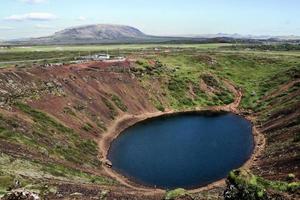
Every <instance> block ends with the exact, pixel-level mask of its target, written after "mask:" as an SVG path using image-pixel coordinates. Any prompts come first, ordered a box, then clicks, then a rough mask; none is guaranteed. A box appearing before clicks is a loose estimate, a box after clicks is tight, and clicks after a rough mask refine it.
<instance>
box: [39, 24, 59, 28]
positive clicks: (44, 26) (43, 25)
mask: <svg viewBox="0 0 300 200" xmlns="http://www.w3.org/2000/svg"><path fill="white" fill-rule="evenodd" d="M34 27H35V28H39V29H52V28H54V27H53V26H49V25H47V24H36V25H35V26H34Z"/></svg>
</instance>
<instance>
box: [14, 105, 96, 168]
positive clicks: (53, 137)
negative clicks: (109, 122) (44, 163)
mask: <svg viewBox="0 0 300 200" xmlns="http://www.w3.org/2000/svg"><path fill="white" fill-rule="evenodd" d="M14 105H15V106H16V107H17V108H18V109H20V110H21V111H22V112H24V113H26V114H27V115H29V116H30V117H31V118H32V119H33V121H34V122H35V124H34V125H33V127H32V129H33V133H32V134H30V135H27V136H25V134H21V133H18V134H14V135H15V136H14V137H17V142H18V143H20V141H21V143H29V142H30V143H31V144H32V143H33V145H30V146H33V147H35V148H37V149H39V150H44V149H46V151H47V152H48V153H47V154H50V156H54V157H58V158H60V159H61V158H63V159H65V160H67V161H70V162H74V163H77V164H85V165H88V166H91V167H99V165H100V161H99V160H98V158H97V153H98V147H97V145H96V144H95V143H94V142H91V141H90V140H87V139H80V136H79V135H78V134H77V133H76V132H75V131H74V130H73V129H71V128H69V127H66V126H65V125H63V124H61V123H59V122H58V121H57V120H56V119H53V118H52V117H50V116H49V115H47V114H45V113H43V112H42V111H39V110H36V109H33V108H32V107H30V106H29V105H26V104H24V103H21V102H16V103H15V104H14ZM91 128H92V127H91V125H87V124H86V125H85V126H84V127H83V129H84V130H86V131H90V130H91ZM24 138H25V139H26V140H25V139H24ZM27 138H28V139H27ZM87 144H90V146H89V147H88V148H87V147H86V146H87ZM27 145H28V144H27ZM83 147H86V148H83ZM44 151H45V150H44Z"/></svg>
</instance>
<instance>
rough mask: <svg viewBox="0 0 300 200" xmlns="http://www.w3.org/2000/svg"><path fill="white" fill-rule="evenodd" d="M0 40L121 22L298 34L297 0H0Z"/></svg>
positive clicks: (161, 30) (197, 30) (172, 29)
mask: <svg viewBox="0 0 300 200" xmlns="http://www.w3.org/2000/svg"><path fill="white" fill-rule="evenodd" d="M0 8H1V12H0V39H1V40H7V39H16V38H27V37H38V36H47V35H51V34H53V33H54V32H56V31H59V30H62V29H64V28H67V27H73V26H79V25H88V24H122V25H129V26H133V27H136V28H138V29H140V30H141V31H142V32H144V33H146V34H151V35H172V36H174V35H197V34H217V33H228V34H233V33H238V34H243V35H247V34H252V35H274V36H282V35H300V12H299V9H300V1H299V0H106V1H103V0H0Z"/></svg>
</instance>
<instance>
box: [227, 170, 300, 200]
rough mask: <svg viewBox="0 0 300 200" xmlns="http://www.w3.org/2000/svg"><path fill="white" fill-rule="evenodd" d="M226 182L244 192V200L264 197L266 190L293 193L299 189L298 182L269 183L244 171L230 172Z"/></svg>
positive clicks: (299, 183)
mask: <svg viewBox="0 0 300 200" xmlns="http://www.w3.org/2000/svg"><path fill="white" fill-rule="evenodd" d="M228 180H229V181H230V183H231V184H233V185H235V187H237V188H239V190H241V191H243V192H244V195H245V198H246V197H247V198H249V199H252V198H250V196H252V197H253V198H263V197H266V195H267V194H266V190H275V191H279V192H289V193H294V192H296V191H297V190H299V189H300V182H283V181H270V180H266V179H264V178H262V177H259V176H255V175H253V174H251V173H250V172H249V171H245V170H235V171H231V172H230V174H229V177H228Z"/></svg>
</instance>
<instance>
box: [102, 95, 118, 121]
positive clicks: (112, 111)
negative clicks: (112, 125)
mask: <svg viewBox="0 0 300 200" xmlns="http://www.w3.org/2000/svg"><path fill="white" fill-rule="evenodd" d="M102 102H103V103H104V105H105V106H106V107H107V108H108V109H109V111H110V118H111V119H115V117H116V116H117V115H118V111H117V110H116V109H115V107H114V105H113V104H112V103H111V102H110V101H109V100H108V99H106V98H104V97H102Z"/></svg>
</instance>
